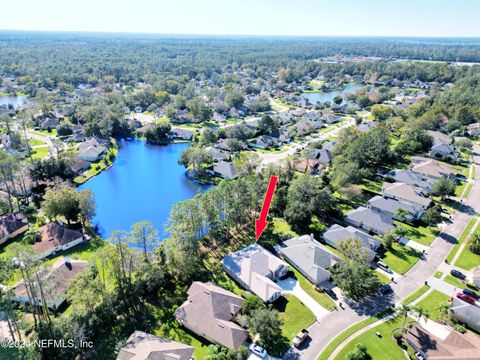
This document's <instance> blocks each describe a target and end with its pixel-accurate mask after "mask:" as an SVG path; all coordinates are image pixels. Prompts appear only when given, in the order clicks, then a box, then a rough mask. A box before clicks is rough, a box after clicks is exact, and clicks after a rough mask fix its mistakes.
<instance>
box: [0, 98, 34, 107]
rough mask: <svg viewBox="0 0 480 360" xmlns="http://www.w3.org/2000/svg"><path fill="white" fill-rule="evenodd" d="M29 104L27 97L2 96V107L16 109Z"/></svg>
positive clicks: (0, 104) (0, 102)
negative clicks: (9, 106)
mask: <svg viewBox="0 0 480 360" xmlns="http://www.w3.org/2000/svg"><path fill="white" fill-rule="evenodd" d="M27 103H28V100H27V97H26V96H0V106H2V105H6V106H8V105H12V106H13V107H14V108H15V109H17V108H19V107H20V106H22V105H25V104H27Z"/></svg>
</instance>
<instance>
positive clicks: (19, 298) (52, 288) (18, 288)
mask: <svg viewBox="0 0 480 360" xmlns="http://www.w3.org/2000/svg"><path fill="white" fill-rule="evenodd" d="M89 267H90V264H89V263H88V262H87V261H83V260H72V259H69V258H61V259H58V260H57V261H56V262H55V263H53V265H52V266H48V267H42V268H40V269H39V270H37V271H38V272H37V274H38V279H39V280H40V282H41V284H42V290H43V294H44V296H45V300H46V303H47V304H46V305H47V306H48V307H49V308H51V309H58V308H59V307H60V305H62V304H63V302H64V301H65V294H66V293H67V289H68V287H69V286H70V285H71V284H72V283H73V281H74V280H75V278H76V277H77V275H78V274H80V273H81V272H82V271H84V270H86V269H88V268H89ZM33 281H34V283H33V289H34V292H35V293H36V296H35V297H36V301H35V304H36V305H41V303H42V300H41V296H40V287H39V285H38V280H37V279H36V277H35V278H34V280H33ZM13 293H14V295H13V297H12V300H14V301H16V302H20V303H31V302H30V299H29V297H28V294H27V289H26V287H25V284H24V282H23V280H20V281H19V282H18V283H17V284H16V285H15V286H14V287H13Z"/></svg>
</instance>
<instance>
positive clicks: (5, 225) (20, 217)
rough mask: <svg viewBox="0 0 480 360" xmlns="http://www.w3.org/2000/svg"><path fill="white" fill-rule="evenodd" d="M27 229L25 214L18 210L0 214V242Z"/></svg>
mask: <svg viewBox="0 0 480 360" xmlns="http://www.w3.org/2000/svg"><path fill="white" fill-rule="evenodd" d="M27 230H28V220H27V216H26V215H25V214H24V213H23V212H20V211H17V212H14V213H9V214H5V215H2V216H0V244H3V243H5V242H6V241H7V240H8V239H12V238H14V237H15V236H18V235H20V234H22V233H24V232H25V231H27Z"/></svg>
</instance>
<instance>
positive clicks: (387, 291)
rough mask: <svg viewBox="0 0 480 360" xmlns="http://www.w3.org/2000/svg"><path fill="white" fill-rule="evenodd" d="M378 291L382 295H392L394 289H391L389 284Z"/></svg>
mask: <svg viewBox="0 0 480 360" xmlns="http://www.w3.org/2000/svg"><path fill="white" fill-rule="evenodd" d="M378 290H379V291H380V293H382V294H384V295H385V294H390V293H392V292H393V289H392V287H391V286H390V285H388V284H385V285H382V286H380V288H379V289H378Z"/></svg>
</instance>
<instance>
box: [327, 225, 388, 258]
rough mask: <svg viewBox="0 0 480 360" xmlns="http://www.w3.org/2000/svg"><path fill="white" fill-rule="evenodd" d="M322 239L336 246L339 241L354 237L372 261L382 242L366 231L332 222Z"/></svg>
mask: <svg viewBox="0 0 480 360" xmlns="http://www.w3.org/2000/svg"><path fill="white" fill-rule="evenodd" d="M322 237H323V240H324V241H325V242H326V243H327V244H328V245H330V246H333V247H334V248H336V249H337V248H338V246H339V244H340V242H342V241H344V240H349V239H356V240H358V241H359V242H360V244H361V245H362V247H363V249H364V250H365V252H366V254H367V258H368V259H369V260H370V261H372V260H373V259H374V258H375V256H376V255H377V253H376V251H377V250H378V248H379V247H380V245H381V244H382V242H381V241H380V240H379V239H377V238H375V237H373V236H371V235H368V234H367V233H366V232H364V231H362V230H359V229H356V228H354V227H353V226H347V227H343V226H340V225H337V224H334V225H332V226H330V227H329V228H328V230H327V231H325V232H324V233H323V236H322Z"/></svg>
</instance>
